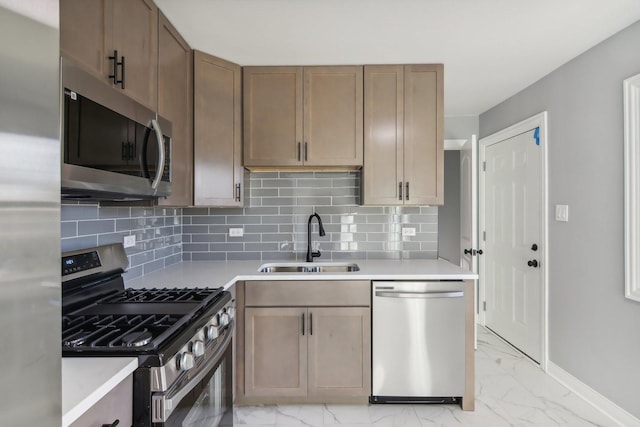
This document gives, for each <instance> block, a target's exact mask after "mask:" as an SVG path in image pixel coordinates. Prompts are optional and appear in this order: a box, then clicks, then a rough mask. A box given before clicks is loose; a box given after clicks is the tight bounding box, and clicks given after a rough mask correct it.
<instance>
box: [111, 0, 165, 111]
mask: <svg viewBox="0 0 640 427" xmlns="http://www.w3.org/2000/svg"><path fill="white" fill-rule="evenodd" d="M111 1H112V2H113V11H112V22H111V25H109V24H107V30H108V31H109V29H110V30H111V37H110V44H109V49H108V50H107V54H108V55H107V56H109V55H112V54H113V50H114V49H115V50H118V55H119V56H124V57H125V67H124V68H125V75H124V80H125V89H124V92H125V93H126V94H127V95H129V96H130V97H131V98H133V99H135V100H136V101H138V102H140V103H141V104H144V105H146V106H147V107H149V108H151V109H152V110H155V109H156V107H157V96H156V94H157V81H158V79H157V60H158V59H157V58H158V47H157V40H158V8H157V7H156V5H155V4H154V3H153V2H152V1H151V0H111ZM107 41H109V40H107ZM107 74H109V73H107ZM118 87H120V85H118Z"/></svg>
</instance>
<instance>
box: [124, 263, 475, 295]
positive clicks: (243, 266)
mask: <svg viewBox="0 0 640 427" xmlns="http://www.w3.org/2000/svg"><path fill="white" fill-rule="evenodd" d="M344 262H348V263H354V264H358V266H359V267H360V271H353V272H348V273H258V268H259V267H260V266H261V265H262V264H267V263H269V264H270V263H277V264H285V263H287V262H285V261H185V262H181V263H178V264H173V265H170V266H168V267H166V268H164V269H162V270H157V271H154V272H153V273H150V274H147V275H145V276H142V277H140V278H137V279H133V280H129V281H127V283H126V286H127V287H130V288H136V289H140V288H154V287H156V288H157V287H210V288H215V287H220V286H222V287H224V288H225V289H227V288H229V287H231V286H232V285H233V284H234V283H235V282H236V281H244V280H464V279H477V278H478V275H477V274H475V273H472V272H470V271H468V270H464V269H463V268H461V267H459V266H457V265H455V264H452V263H450V262H449V261H445V260H443V259H437V260H436V259H432V260H348V261H346V260H345V261H344ZM319 263H322V261H318V262H316V264H319Z"/></svg>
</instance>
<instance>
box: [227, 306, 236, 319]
mask: <svg viewBox="0 0 640 427" xmlns="http://www.w3.org/2000/svg"><path fill="white" fill-rule="evenodd" d="M227 314H228V315H229V318H230V319H233V317H234V316H235V314H236V309H235V308H233V307H229V308H227Z"/></svg>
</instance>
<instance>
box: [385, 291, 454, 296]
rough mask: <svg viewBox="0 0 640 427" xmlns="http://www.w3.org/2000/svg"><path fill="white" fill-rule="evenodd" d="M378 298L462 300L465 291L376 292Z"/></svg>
mask: <svg viewBox="0 0 640 427" xmlns="http://www.w3.org/2000/svg"><path fill="white" fill-rule="evenodd" d="M376 296H377V297H384V298H461V297H464V291H432V292H403V291H376Z"/></svg>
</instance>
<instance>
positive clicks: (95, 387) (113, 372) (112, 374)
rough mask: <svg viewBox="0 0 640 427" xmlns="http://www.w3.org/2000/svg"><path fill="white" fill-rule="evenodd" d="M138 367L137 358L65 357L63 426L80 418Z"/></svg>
mask: <svg viewBox="0 0 640 427" xmlns="http://www.w3.org/2000/svg"><path fill="white" fill-rule="evenodd" d="M137 367H138V358H136V357H63V358H62V427H66V426H68V425H70V424H71V423H73V422H74V421H75V420H77V419H78V418H79V417H80V416H81V415H82V414H84V413H85V412H86V411H87V410H88V409H89V408H91V407H92V406H93V405H94V404H96V403H97V402H98V401H99V400H100V399H102V398H103V397H104V396H105V395H106V394H107V393H108V392H109V391H111V390H112V389H113V388H114V387H115V386H117V385H118V384H120V382H121V381H122V380H123V379H125V378H126V377H127V376H129V375H130V374H131V373H132V372H133V371H135V370H136V368H137Z"/></svg>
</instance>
